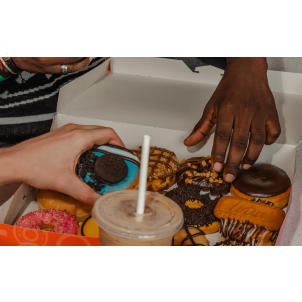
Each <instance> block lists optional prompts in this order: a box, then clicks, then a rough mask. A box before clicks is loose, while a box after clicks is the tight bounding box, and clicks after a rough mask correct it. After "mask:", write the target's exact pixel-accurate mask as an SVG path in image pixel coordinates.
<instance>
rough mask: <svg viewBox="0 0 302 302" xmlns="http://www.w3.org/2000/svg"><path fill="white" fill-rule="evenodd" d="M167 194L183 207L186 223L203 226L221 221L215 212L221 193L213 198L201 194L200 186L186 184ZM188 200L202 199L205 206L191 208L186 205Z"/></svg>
mask: <svg viewBox="0 0 302 302" xmlns="http://www.w3.org/2000/svg"><path fill="white" fill-rule="evenodd" d="M165 196H166V197H169V198H171V199H172V200H174V201H175V202H176V203H177V204H178V205H179V206H180V207H181V209H182V211H183V214H184V225H192V226H196V227H202V226H208V225H210V224H212V223H213V222H215V221H219V219H218V218H217V217H216V216H215V215H214V213H213V212H214V208H215V206H216V204H217V202H218V200H219V197H220V195H217V199H215V200H211V199H210V197H209V194H206V195H200V186H197V185H186V186H184V187H182V188H175V189H173V190H171V191H169V192H167V193H166V195H165ZM188 200H192V201H194V200H198V201H201V202H202V203H203V206H202V207H200V208H196V209H191V208H189V207H188V206H186V205H185V203H186V201H188Z"/></svg>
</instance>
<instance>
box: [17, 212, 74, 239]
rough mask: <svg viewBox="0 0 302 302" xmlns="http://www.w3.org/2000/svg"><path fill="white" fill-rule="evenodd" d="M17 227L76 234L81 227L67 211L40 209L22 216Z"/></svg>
mask: <svg viewBox="0 0 302 302" xmlns="http://www.w3.org/2000/svg"><path fill="white" fill-rule="evenodd" d="M16 226H17V227H20V228H25V229H32V230H40V231H48V232H51V233H59V234H70V235H76V234H77V232H78V229H79V225H78V223H77V220H76V219H75V217H74V216H73V215H71V214H70V213H68V212H66V211H58V210H38V211H35V212H30V213H28V214H26V215H24V216H22V217H21V218H20V219H19V220H18V221H17V223H16Z"/></svg>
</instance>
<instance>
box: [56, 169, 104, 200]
mask: <svg viewBox="0 0 302 302" xmlns="http://www.w3.org/2000/svg"><path fill="white" fill-rule="evenodd" d="M64 183H65V186H64V187H60V188H59V190H58V189H57V191H59V192H61V193H63V194H67V195H69V196H71V197H73V198H75V199H77V200H79V201H81V202H84V203H87V204H91V205H93V204H94V203H95V201H96V200H97V199H98V198H99V197H100V195H99V194H97V193H96V192H95V191H94V190H93V189H92V188H90V187H89V186H88V185H87V184H86V183H84V182H83V181H82V180H81V179H79V178H78V177H77V176H76V175H72V176H71V177H69V179H68V180H67V181H66V182H64Z"/></svg>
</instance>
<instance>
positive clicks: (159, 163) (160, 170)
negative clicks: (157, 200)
mask: <svg viewBox="0 0 302 302" xmlns="http://www.w3.org/2000/svg"><path fill="white" fill-rule="evenodd" d="M133 152H134V154H135V155H136V156H137V157H138V158H139V160H141V153H142V147H139V148H138V149H136V150H133ZM178 168H179V161H178V159H177V157H176V155H175V153H174V152H172V151H169V150H166V149H163V148H158V147H151V148H150V152H149V167H148V179H147V190H148V191H152V192H159V191H162V190H167V189H168V188H170V187H171V186H172V185H174V183H175V180H176V176H175V172H176V171H177V170H178Z"/></svg>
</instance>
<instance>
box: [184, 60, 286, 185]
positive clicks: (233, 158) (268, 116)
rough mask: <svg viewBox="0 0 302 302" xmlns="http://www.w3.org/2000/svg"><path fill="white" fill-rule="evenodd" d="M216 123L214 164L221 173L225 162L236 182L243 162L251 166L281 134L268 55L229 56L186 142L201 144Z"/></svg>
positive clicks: (228, 174) (226, 172) (227, 174)
mask: <svg viewBox="0 0 302 302" xmlns="http://www.w3.org/2000/svg"><path fill="white" fill-rule="evenodd" d="M215 124H216V131H215V136H214V145H213V148H212V153H211V164H212V167H213V169H214V170H215V171H217V172H218V171H220V170H221V169H222V167H223V165H224V173H223V178H224V180H225V181H227V182H232V181H233V180H234V178H235V177H236V173H237V171H238V169H239V167H240V165H242V168H243V169H249V168H250V167H251V166H252V165H253V164H254V163H255V162H256V160H257V159H258V157H259V155H260V153H261V150H262V148H263V145H264V144H266V145H270V144H272V143H274V142H275V141H276V140H277V138H278V137H279V135H280V133H281V127H280V123H279V117H278V113H277V109H276V104H275V100H274V97H273V94H272V92H271V90H270V88H269V84H268V80H267V62H266V59H265V58H228V64H227V67H226V70H225V73H224V75H223V77H222V79H221V81H220V83H219V85H218V86H217V89H216V90H215V92H214V93H213V95H212V97H211V99H210V100H209V102H208V103H207V105H206V107H205V109H204V112H203V115H202V117H201V119H200V120H199V122H198V123H197V124H196V126H195V127H194V129H193V131H192V133H191V134H190V135H189V136H188V137H187V138H186V139H185V141H184V144H185V145H186V146H193V145H196V144H198V143H199V142H200V141H202V140H203V139H204V138H205V136H206V135H207V134H208V133H209V132H210V130H211V128H212V127H213V126H214V125H215ZM229 144H230V149H229V153H228V156H227V158H226V152H227V148H228V146H229Z"/></svg>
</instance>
